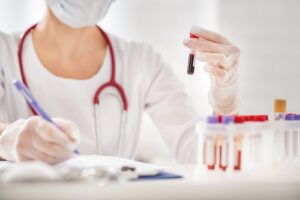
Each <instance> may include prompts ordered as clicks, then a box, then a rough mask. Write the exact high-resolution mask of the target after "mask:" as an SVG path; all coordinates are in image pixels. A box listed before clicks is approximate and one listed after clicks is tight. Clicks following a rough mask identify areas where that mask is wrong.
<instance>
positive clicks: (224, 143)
mask: <svg viewBox="0 0 300 200" xmlns="http://www.w3.org/2000/svg"><path fill="white" fill-rule="evenodd" d="M218 120H221V123H222V124H224V125H228V124H231V123H233V116H222V117H220V118H219V119H218ZM228 139H229V138H228V133H222V134H221V135H220V137H219V139H218V151H219V169H221V170H223V171H226V169H227V167H228V159H229V141H228Z"/></svg>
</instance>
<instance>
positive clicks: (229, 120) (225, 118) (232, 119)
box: [222, 116, 234, 124]
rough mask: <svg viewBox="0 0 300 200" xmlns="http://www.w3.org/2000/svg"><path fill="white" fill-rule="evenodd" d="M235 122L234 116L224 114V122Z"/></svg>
mask: <svg viewBox="0 0 300 200" xmlns="http://www.w3.org/2000/svg"><path fill="white" fill-rule="evenodd" d="M233 122H234V117H233V116H222V124H231V123H233Z"/></svg>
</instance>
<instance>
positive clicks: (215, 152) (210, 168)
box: [207, 144, 217, 170]
mask: <svg viewBox="0 0 300 200" xmlns="http://www.w3.org/2000/svg"><path fill="white" fill-rule="evenodd" d="M216 157H217V145H216V144H215V145H214V162H213V164H211V165H207V169H209V170H214V169H215V165H216Z"/></svg>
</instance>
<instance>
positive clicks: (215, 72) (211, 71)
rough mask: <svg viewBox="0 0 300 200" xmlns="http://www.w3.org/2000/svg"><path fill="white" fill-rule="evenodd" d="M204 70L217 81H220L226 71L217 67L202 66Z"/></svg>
mask: <svg viewBox="0 0 300 200" xmlns="http://www.w3.org/2000/svg"><path fill="white" fill-rule="evenodd" d="M204 70H205V71H206V72H208V73H209V74H211V75H212V76H214V77H216V78H217V79H222V78H224V77H225V76H226V70H225V69H222V68H220V67H218V66H214V65H211V64H206V65H204Z"/></svg>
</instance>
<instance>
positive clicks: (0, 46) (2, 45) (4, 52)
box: [0, 31, 10, 122]
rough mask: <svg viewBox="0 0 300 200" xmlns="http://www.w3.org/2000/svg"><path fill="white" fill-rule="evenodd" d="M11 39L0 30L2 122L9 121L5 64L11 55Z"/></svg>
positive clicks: (0, 108) (0, 119)
mask: <svg viewBox="0 0 300 200" xmlns="http://www.w3.org/2000/svg"><path fill="white" fill-rule="evenodd" d="M9 40H10V38H9V36H8V35H7V34H5V33H3V32H1V31H0V122H7V107H6V101H5V94H6V92H5V87H6V78H5V65H7V59H8V55H9V53H8V52H9V48H8V43H9Z"/></svg>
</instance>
